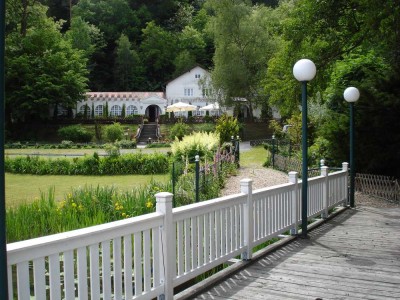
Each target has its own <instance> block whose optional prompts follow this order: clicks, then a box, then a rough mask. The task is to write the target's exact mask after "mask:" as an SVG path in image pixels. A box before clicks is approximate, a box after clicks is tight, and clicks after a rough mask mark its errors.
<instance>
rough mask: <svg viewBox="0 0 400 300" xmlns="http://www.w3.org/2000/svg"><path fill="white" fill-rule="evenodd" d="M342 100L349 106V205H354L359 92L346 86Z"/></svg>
mask: <svg viewBox="0 0 400 300" xmlns="http://www.w3.org/2000/svg"><path fill="white" fill-rule="evenodd" d="M343 96H344V100H346V101H347V102H348V103H349V106H350V194H349V198H350V207H354V178H355V168H356V167H355V162H354V102H356V101H357V100H358V98H360V92H359V90H358V89H357V88H355V87H348V88H347V89H346V90H345V91H344V93H343Z"/></svg>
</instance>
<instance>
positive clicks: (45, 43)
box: [5, 5, 87, 122]
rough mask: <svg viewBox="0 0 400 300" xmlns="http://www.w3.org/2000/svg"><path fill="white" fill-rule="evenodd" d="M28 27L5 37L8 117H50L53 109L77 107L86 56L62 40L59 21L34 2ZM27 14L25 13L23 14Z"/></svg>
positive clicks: (15, 119) (84, 82)
mask: <svg viewBox="0 0 400 300" xmlns="http://www.w3.org/2000/svg"><path fill="white" fill-rule="evenodd" d="M29 11H35V14H31V15H30V16H31V18H30V19H28V23H27V25H26V26H27V28H26V30H25V32H24V33H23V34H22V33H21V31H19V32H17V31H12V32H10V33H9V34H8V35H7V37H6V66H7V68H6V74H5V77H6V95H7V97H6V114H7V120H8V121H9V122H10V121H13V122H23V121H29V120H33V119H39V120H43V119H48V118H49V116H50V115H49V111H50V109H51V108H53V109H54V107H57V106H59V105H61V106H63V107H64V108H72V107H75V105H76V102H77V101H79V100H81V99H83V97H84V94H85V92H86V87H87V69H86V59H85V58H84V57H83V53H82V52H81V51H80V50H77V49H73V48H72V46H71V43H70V42H69V41H67V40H65V39H63V37H62V35H61V33H60V28H61V23H60V22H54V21H53V20H52V19H50V18H48V17H47V16H46V8H45V7H44V6H42V5H35V6H33V7H30V8H29ZM22 17H24V16H22Z"/></svg>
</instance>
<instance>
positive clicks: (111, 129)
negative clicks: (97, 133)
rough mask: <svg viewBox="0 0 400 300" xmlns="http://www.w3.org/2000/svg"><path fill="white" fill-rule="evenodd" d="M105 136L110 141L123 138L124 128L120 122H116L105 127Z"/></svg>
mask: <svg viewBox="0 0 400 300" xmlns="http://www.w3.org/2000/svg"><path fill="white" fill-rule="evenodd" d="M105 136H106V140H107V141H109V142H115V141H118V140H122V138H123V136H124V129H123V128H122V126H121V124H120V123H114V124H112V125H108V126H107V127H106V128H105Z"/></svg>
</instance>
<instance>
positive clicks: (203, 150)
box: [171, 132, 219, 160]
mask: <svg viewBox="0 0 400 300" xmlns="http://www.w3.org/2000/svg"><path fill="white" fill-rule="evenodd" d="M218 145H219V137H218V134H216V133H214V132H210V133H206V132H196V133H194V134H191V135H187V136H185V137H184V138H183V139H182V141H179V140H178V139H176V140H175V142H173V143H172V144H171V151H172V154H173V156H174V157H175V159H178V160H179V159H182V157H183V158H184V159H186V158H187V157H189V158H193V157H194V156H195V155H197V154H198V155H200V157H204V156H206V157H208V158H212V157H213V154H214V152H215V151H216V150H217V148H218Z"/></svg>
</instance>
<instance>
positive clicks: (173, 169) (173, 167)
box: [172, 161, 175, 207]
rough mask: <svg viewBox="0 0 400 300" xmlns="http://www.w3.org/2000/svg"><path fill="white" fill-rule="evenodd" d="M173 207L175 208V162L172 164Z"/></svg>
mask: <svg viewBox="0 0 400 300" xmlns="http://www.w3.org/2000/svg"><path fill="white" fill-rule="evenodd" d="M172 194H173V195H174V196H172V207H175V162H174V161H173V162H172Z"/></svg>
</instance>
